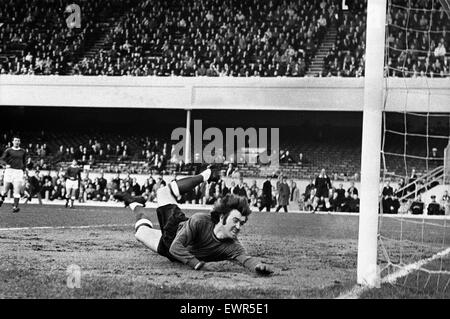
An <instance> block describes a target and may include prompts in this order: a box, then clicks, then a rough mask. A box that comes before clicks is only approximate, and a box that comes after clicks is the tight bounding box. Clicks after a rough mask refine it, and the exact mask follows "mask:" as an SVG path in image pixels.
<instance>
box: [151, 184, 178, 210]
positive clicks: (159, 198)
mask: <svg viewBox="0 0 450 319" xmlns="http://www.w3.org/2000/svg"><path fill="white" fill-rule="evenodd" d="M170 186H171V188H172V191H171V190H170V188H169V185H167V186H164V187H160V188H159V189H158V190H157V191H156V202H157V204H158V207H162V206H165V205H168V204H175V205H177V204H178V202H177V199H176V197H175V196H177V197H179V198H181V197H180V192H179V190H178V186H177V183H176V182H174V181H173V182H171V183H170ZM174 195H175V196H174Z"/></svg>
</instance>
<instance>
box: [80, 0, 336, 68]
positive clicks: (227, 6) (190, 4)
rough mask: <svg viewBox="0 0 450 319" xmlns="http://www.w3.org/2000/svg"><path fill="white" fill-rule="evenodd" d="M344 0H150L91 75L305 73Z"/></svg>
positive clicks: (113, 38) (130, 17) (124, 23)
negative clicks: (177, 0) (174, 0)
mask: <svg viewBox="0 0 450 319" xmlns="http://www.w3.org/2000/svg"><path fill="white" fill-rule="evenodd" d="M338 3H339V1H336V0H314V1H294V0H264V1H260V0H226V1H220V0H202V1H199V0H189V1H183V2H177V3H175V2H167V1H162V0H157V1H149V0H147V1H142V2H141V3H139V5H138V6H135V7H132V8H131V10H130V11H129V12H128V13H127V14H125V15H124V16H123V17H122V18H121V19H120V21H118V22H117V24H116V26H115V27H114V29H112V30H111V32H110V33H109V34H108V36H107V45H108V46H107V48H106V49H104V50H101V51H100V52H98V54H97V55H95V56H94V57H92V58H85V59H84V60H82V61H81V62H80V63H78V64H77V66H76V67H75V72H76V74H83V75H134V76H147V75H156V76H267V77H269V76H270V77H276V76H304V75H305V72H306V69H307V67H308V64H309V60H310V58H311V57H312V56H313V55H314V54H315V51H316V49H317V46H318V45H319V44H320V41H321V39H322V38H323V36H324V34H325V32H326V30H327V24H328V23H330V21H331V19H336V14H337V13H338V11H339V10H338V8H339V7H340V5H338Z"/></svg>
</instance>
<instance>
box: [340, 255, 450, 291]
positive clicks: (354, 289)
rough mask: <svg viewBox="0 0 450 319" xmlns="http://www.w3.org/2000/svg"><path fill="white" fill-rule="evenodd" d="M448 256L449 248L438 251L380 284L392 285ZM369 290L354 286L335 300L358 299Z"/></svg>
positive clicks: (385, 278)
mask: <svg viewBox="0 0 450 319" xmlns="http://www.w3.org/2000/svg"><path fill="white" fill-rule="evenodd" d="M449 254H450V248H447V249H445V250H443V251H440V252H438V253H436V254H434V255H433V256H431V257H429V258H426V259H422V260H419V261H417V262H415V263H412V264H409V265H407V266H405V267H402V268H401V269H400V270H397V271H395V272H393V273H392V274H390V275H387V276H386V277H384V278H382V279H381V283H382V284H384V283H388V284H392V283H394V282H396V281H397V279H399V278H401V277H405V276H406V275H409V274H410V273H412V272H413V271H415V270H418V269H420V268H421V267H423V266H424V265H426V264H428V263H430V262H432V261H434V260H436V259H439V258H442V257H445V256H447V255H449ZM370 289H372V288H370V287H365V286H360V285H355V286H354V287H353V288H352V290H350V291H349V292H347V293H345V294H342V295H340V296H338V297H337V298H336V299H358V298H359V297H360V296H361V294H362V293H363V292H366V291H368V290H370Z"/></svg>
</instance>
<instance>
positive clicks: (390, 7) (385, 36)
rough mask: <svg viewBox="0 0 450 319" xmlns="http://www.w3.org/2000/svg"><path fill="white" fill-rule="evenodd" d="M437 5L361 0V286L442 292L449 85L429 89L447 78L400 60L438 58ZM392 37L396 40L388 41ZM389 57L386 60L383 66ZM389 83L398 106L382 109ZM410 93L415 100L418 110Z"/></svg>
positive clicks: (446, 269)
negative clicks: (433, 208)
mask: <svg viewBox="0 0 450 319" xmlns="http://www.w3.org/2000/svg"><path fill="white" fill-rule="evenodd" d="M442 2H443V1H439V0H432V1H425V2H424V1H413V0H383V1H380V0H369V1H368V10H367V12H368V19H367V51H366V78H365V95H364V97H365V100H364V116H363V145H362V163H361V164H362V165H361V194H362V196H361V214H360V226H359V227H360V228H359V242H358V283H359V284H361V285H362V286H363V287H369V288H373V287H379V285H383V284H384V285H390V286H391V288H392V289H394V290H396V289H398V290H408V291H409V292H413V293H414V292H417V293H419V294H420V295H421V296H424V295H430V296H446V295H448V294H449V292H450V227H449V226H450V216H448V215H449V214H450V212H449V211H450V207H449V202H448V201H447V203H446V204H445V203H444V202H443V201H442V197H443V195H444V193H445V191H448V192H449V193H450V178H449V172H450V169H449V167H450V156H449V154H450V144H449V136H450V113H449V112H448V110H449V108H450V90H448V89H444V90H433V85H434V83H433V82H434V81H448V79H439V74H436V73H433V72H432V71H430V69H427V70H425V72H420V71H419V70H415V69H411V64H410V62H411V61H410V60H408V58H411V57H412V58H413V59H415V60H417V61H423V62H424V63H427V62H430V66H431V64H432V63H433V61H438V60H439V59H441V58H440V57H439V56H438V55H436V54H435V52H434V48H435V47H436V46H437V45H438V41H439V37H440V35H441V34H442V29H440V27H439V22H437V21H436V18H437V17H442V16H443V13H444V15H445V12H446V11H447V9H448V8H447V7H446V5H445V3H444V5H442ZM444 2H445V1H444ZM386 10H387V14H385V12H386ZM415 14H416V17H414V15H415ZM417 16H419V17H420V18H421V17H422V16H423V18H424V19H426V20H427V21H428V24H427V25H426V28H425V27H420V26H418V25H417V24H415V23H413V22H412V21H414V20H415V19H416V18H417ZM384 17H386V18H387V19H384ZM447 21H448V20H447ZM405 22H406V23H405ZM381 24H382V25H381ZM399 30H400V31H399ZM399 34H400V37H399V38H400V39H401V40H402V41H403V43H402V45H401V46H399V45H398V42H396V44H397V45H394V44H393V43H391V42H390V40H389V37H392V35H396V36H398V35H399ZM412 37H416V38H417V37H418V38H419V39H420V38H421V37H424V38H425V39H426V41H428V50H425V51H423V50H421V49H419V48H418V47H416V46H415V45H412V44H413V43H414V39H413V38H412ZM391 40H392V39H391ZM381 44H383V45H381ZM381 46H383V51H384V52H383V51H382V48H381ZM392 57H395V58H396V61H398V63H395V65H393V64H390V63H389V59H390V58H391V62H392ZM443 58H444V59H445V56H444V57H443ZM428 60H431V61H428ZM421 63H422V62H421ZM395 81H397V83H398V81H402V82H403V83H402V84H403V88H404V89H403V90H402V92H401V94H402V95H403V96H402V98H401V99H398V101H400V100H401V101H404V104H403V105H396V106H395V107H392V105H390V104H392V95H394V94H395V95H397V97H398V94H399V92H398V90H396V91H395V92H394V90H393V88H392V87H391V86H390V85H391V83H393V82H395ZM417 82H420V83H421V85H422V87H421V89H420V90H418V89H417ZM448 83H450V82H448ZM448 87H450V86H448ZM390 95H391V96H390ZM418 100H420V101H423V103H421V104H420V105H419V107H418V103H417V101H418ZM388 101H389V102H388ZM436 101H440V103H436ZM442 101H443V102H444V103H442ZM437 104H439V105H437ZM443 110H444V111H443ZM445 110H447V111H445ZM378 143H380V144H378ZM376 145H380V146H381V147H380V148H377V147H375V146H376ZM380 149H381V152H380ZM380 177H381V180H380ZM387 182H390V183H391V185H393V186H394V189H398V191H397V192H396V193H394V195H395V197H397V198H398V200H399V203H400V207H399V208H398V213H397V214H389V211H385V210H384V209H383V208H384V207H385V206H384V205H383V196H382V194H381V190H382V188H383V186H384V185H386V183H387ZM432 196H433V198H435V201H436V202H437V203H439V204H441V208H442V210H441V212H440V214H439V215H436V216H435V215H434V214H433V216H430V215H429V214H428V211H427V207H428V204H429V203H430V202H431V201H432ZM385 198H386V197H385ZM391 198H394V197H391ZM420 201H422V203H423V204H419V205H416V204H417V203H420ZM422 205H423V210H422V209H421V206H422ZM416 206H417V207H419V209H413V207H416ZM397 296H398V295H397Z"/></svg>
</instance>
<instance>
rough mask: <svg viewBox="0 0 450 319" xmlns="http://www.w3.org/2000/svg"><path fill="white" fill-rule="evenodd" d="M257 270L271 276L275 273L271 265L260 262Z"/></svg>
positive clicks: (261, 273)
mask: <svg viewBox="0 0 450 319" xmlns="http://www.w3.org/2000/svg"><path fill="white" fill-rule="evenodd" d="M255 271H256V273H257V274H258V275H261V276H269V275H271V274H273V272H274V270H273V269H272V267H270V266H269V265H266V264H263V263H259V264H257V265H256V266H255Z"/></svg>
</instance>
